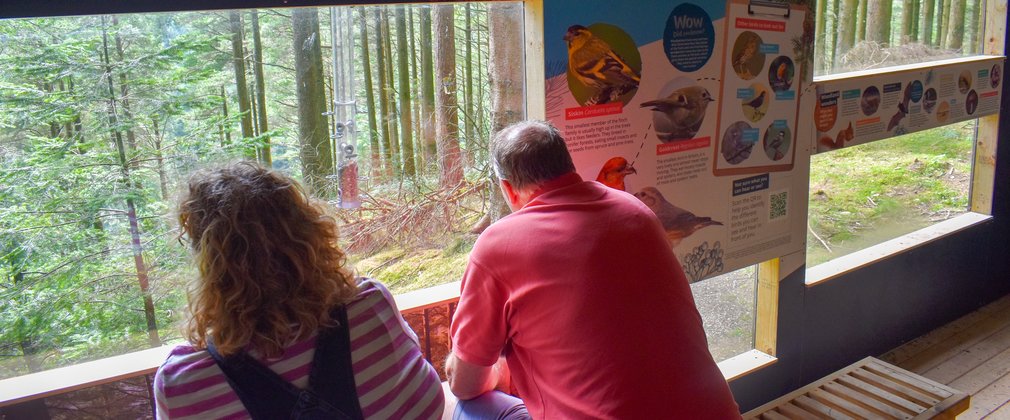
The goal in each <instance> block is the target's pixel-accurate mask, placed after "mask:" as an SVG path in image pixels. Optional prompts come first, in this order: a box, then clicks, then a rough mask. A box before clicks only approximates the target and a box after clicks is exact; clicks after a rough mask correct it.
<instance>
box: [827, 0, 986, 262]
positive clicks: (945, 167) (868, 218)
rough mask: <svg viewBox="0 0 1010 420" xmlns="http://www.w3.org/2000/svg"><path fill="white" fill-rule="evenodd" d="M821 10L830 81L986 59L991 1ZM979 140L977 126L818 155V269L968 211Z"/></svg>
mask: <svg viewBox="0 0 1010 420" xmlns="http://www.w3.org/2000/svg"><path fill="white" fill-rule="evenodd" d="M817 10H818V13H819V14H818V18H817V35H816V41H815V46H814V49H815V57H816V59H815V63H816V64H815V75H820V76H822V77H820V79H822V80H823V79H824V78H823V76H824V75H832V74H838V73H845V72H853V71H865V72H863V73H861V74H865V75H872V74H874V72H876V71H878V70H877V69H882V70H883V71H886V70H887V69H886V68H887V67H891V66H898V65H909V64H920V63H921V64H923V65H928V63H930V62H935V61H937V60H943V59H950V58H956V57H967V56H972V55H978V54H982V53H983V52H984V51H983V39H984V38H985V36H984V34H985V27H984V25H985V21H986V2H985V1H982V0H978V1H966V0H961V1H957V0H954V1H932V0H913V1H890V0H869V1H847V0H823V1H818V2H817ZM995 77H997V78H998V73H997V76H995ZM817 80H818V77H815V82H816V81H817ZM888 116H889V115H888ZM976 133H977V123H976V122H975V121H974V120H971V121H967V122H958V123H954V124H950V125H947V126H942V127H938V128H934V129H929V130H924V131H919V132H914V133H911V134H904V135H898V136H896V137H893V138H890V139H886V140H881V141H876V142H873V143H868V144H863V145H859V146H854V147H845V148H843V149H840V150H835V151H830V152H826V153H820V154H816V155H814V156H813V157H812V158H811V167H810V173H811V175H810V195H809V199H810V202H809V221H808V222H809V224H808V226H809V229H808V233H807V264H808V266H815V265H818V264H820V263H823V262H826V261H829V260H832V259H834V258H837V257H840V256H843V255H847V254H850V253H852V252H855V251H858V250H861V249H865V248H867V247H870V246H873V245H876V244H879V243H882V242H884V241H887V240H890V239H893V238H896V237H899V236H901V235H904V234H907V233H910V232H913V231H915V230H918V229H920V228H924V227H927V226H930V225H932V224H935V223H938V222H940V221H943V220H947V219H950V218H953V217H956V216H958V215H961V214H964V213H965V212H967V211H968V209H969V201H970V196H969V194H970V193H971V184H972V174H973V159H974V155H973V152H974V144H975V139H976ZM839 136H840V135H839ZM808 280H809V279H808Z"/></svg>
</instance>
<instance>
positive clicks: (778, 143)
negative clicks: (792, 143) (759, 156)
mask: <svg viewBox="0 0 1010 420" xmlns="http://www.w3.org/2000/svg"><path fill="white" fill-rule="evenodd" d="M785 141H786V132H785V131H779V133H778V134H776V135H775V138H774V139H772V140H771V141H769V142H768V147H767V150H768V151H769V152H772V153H771V156H770V157H771V158H772V160H780V159H782V158H783V157H785V153H783V151H782V145H783V144H785Z"/></svg>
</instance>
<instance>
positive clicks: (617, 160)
mask: <svg viewBox="0 0 1010 420" xmlns="http://www.w3.org/2000/svg"><path fill="white" fill-rule="evenodd" d="M636 173H638V171H636V170H635V168H634V167H632V166H631V164H629V163H628V160H627V159H625V158H623V157H620V156H615V157H612V158H610V159H609V160H607V162H606V163H604V164H603V167H602V168H600V174H599V175H597V176H596V181H597V182H599V183H601V184H603V185H606V186H608V187H610V188H613V189H615V190H621V191H627V190H626V189H625V187H624V177H626V176H628V175H631V174H636Z"/></svg>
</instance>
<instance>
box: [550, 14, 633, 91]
mask: <svg viewBox="0 0 1010 420" xmlns="http://www.w3.org/2000/svg"><path fill="white" fill-rule="evenodd" d="M564 39H565V42H566V43H567V44H568V70H569V71H571V72H572V73H573V74H574V75H575V76H576V78H578V80H579V82H581V83H582V84H583V85H585V86H586V87H588V88H590V89H592V90H593V94H592V95H591V96H590V98H589V99H588V100H587V101H586V103H585V104H584V105H596V104H603V103H607V102H613V101H616V100H617V99H618V98H620V97H621V95H624V94H625V93H628V92H630V91H632V90H634V89H637V88H638V82H639V81H641V77H642V76H641V73H640V72H639V70H636V69H634V68H632V67H631V66H629V65H628V63H627V62H626V61H625V60H624V58H622V57H621V56H620V55H619V54H617V53H616V52H614V50H613V48H611V46H610V44H608V43H607V42H606V41H604V40H602V39H600V38H598V37H597V36H596V35H593V33H592V32H591V31H590V30H589V28H586V27H585V26H582V25H573V26H571V27H569V28H568V32H567V33H565V37H564Z"/></svg>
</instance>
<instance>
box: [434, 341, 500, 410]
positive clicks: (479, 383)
mask: <svg viewBox="0 0 1010 420" xmlns="http://www.w3.org/2000/svg"><path fill="white" fill-rule="evenodd" d="M445 376H446V378H448V380H449V389H451V390H452V393H453V395H455V396H456V397H457V398H459V399H461V400H470V399H474V398H477V397H478V396H480V395H481V394H483V393H485V392H488V391H491V390H493V389H498V390H500V391H503V392H508V391H509V389H508V388H509V379H511V378H510V377H509V371H508V365H507V364H505V359H504V358H501V359H498V363H495V364H494V365H492V366H481V365H475V364H473V363H470V362H467V361H465V360H463V359H460V358H459V357H457V356H456V354H455V353H449V358H448V359H446V361H445Z"/></svg>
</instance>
